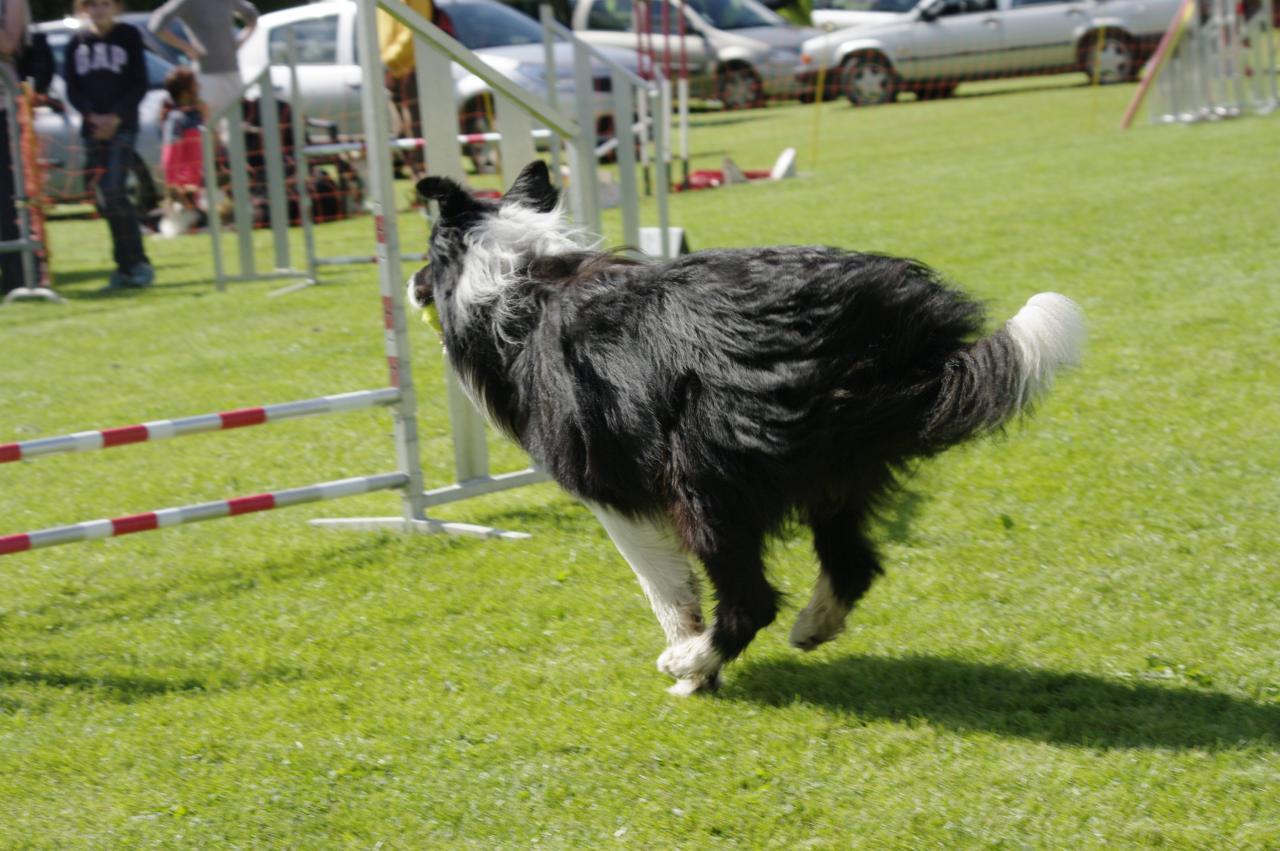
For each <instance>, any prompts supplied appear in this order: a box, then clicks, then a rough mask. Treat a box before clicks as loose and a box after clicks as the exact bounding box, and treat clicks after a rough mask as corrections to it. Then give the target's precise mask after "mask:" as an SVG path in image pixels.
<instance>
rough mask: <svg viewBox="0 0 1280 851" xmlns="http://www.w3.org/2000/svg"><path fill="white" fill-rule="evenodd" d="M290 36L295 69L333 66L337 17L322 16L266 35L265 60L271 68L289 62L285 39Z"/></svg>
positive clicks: (287, 25) (335, 55) (274, 29)
mask: <svg viewBox="0 0 1280 851" xmlns="http://www.w3.org/2000/svg"><path fill="white" fill-rule="evenodd" d="M290 33H292V34H293V38H294V45H295V47H294V49H295V50H296V51H297V52H298V64H299V65H334V64H336V63H337V61H338V16H337V15H325V16H324V17H323V18H310V19H308V20H303V21H294V22H293V23H290V24H280V25H279V26H277V27H273V28H272V30H271V32H269V33H268V34H267V57H268V61H269V62H270V63H271V64H272V65H284V64H287V63H288V61H289V35H290Z"/></svg>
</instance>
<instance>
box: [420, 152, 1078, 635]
mask: <svg viewBox="0 0 1280 851" xmlns="http://www.w3.org/2000/svg"><path fill="white" fill-rule="evenodd" d="M419 189H420V191H421V192H422V194H423V195H424V196H425V197H428V198H432V199H435V200H438V201H439V202H440V216H439V219H438V221H437V223H436V225H435V228H434V232H433V236H432V240H431V245H430V262H429V265H428V266H426V267H425V268H424V269H422V270H421V271H419V272H418V273H417V274H416V275H415V276H414V278H413V279H412V280H411V289H412V297H413V300H414V301H415V302H417V303H418V304H419V305H427V304H430V303H431V302H434V303H435V305H436V306H437V308H438V310H439V312H440V319H441V324H442V326H443V339H444V343H445V347H446V349H447V351H448V354H449V357H450V360H451V361H452V363H453V364H454V366H455V367H456V368H457V369H458V371H459V373H460V375H461V376H462V378H463V380H464V383H465V384H466V385H467V386H468V387H470V388H471V389H472V392H473V394H474V396H475V397H476V398H477V399H478V400H480V401H481V402H482V404H483V406H484V407H485V408H486V409H487V411H488V414H489V416H490V417H491V419H492V421H493V422H494V423H496V424H497V425H498V426H499V427H501V428H502V429H503V430H505V431H506V432H507V433H508V434H509V435H510V436H511V437H512V438H514V439H515V440H516V441H518V442H519V443H520V444H521V446H523V447H524V448H525V449H526V450H527V451H528V452H529V454H530V455H531V456H532V458H533V459H534V461H535V462H536V463H537V465H538V466H540V467H541V468H542V469H544V470H546V471H547V472H548V473H549V474H550V475H551V476H552V478H554V479H555V480H556V481H557V482H559V483H560V484H561V485H562V486H563V487H564V488H566V489H567V490H568V491H570V492H571V493H573V494H575V495H577V496H579V497H581V498H583V499H585V500H589V501H591V502H594V503H598V504H601V505H603V506H606V507H608V508H610V509H612V510H613V511H616V512H619V513H621V514H624V515H627V516H630V517H642V518H650V519H654V520H657V521H660V522H666V521H670V523H672V524H673V525H674V529H675V531H676V535H677V537H678V540H679V541H680V543H681V544H682V545H683V547H684V548H686V549H687V551H688V552H690V553H692V554H694V555H696V556H697V557H698V558H699V559H700V560H701V561H702V563H703V565H704V566H705V568H706V571H707V573H708V575H709V578H710V580H711V582H712V584H713V585H714V587H715V591H716V596H717V607H716V611H715V621H714V626H713V631H712V637H711V641H712V644H713V645H714V647H715V648H716V650H717V651H718V652H719V653H720V654H721V656H722V657H723V659H724V660H728V659H731V658H733V657H734V656H736V655H737V654H739V653H740V652H741V651H742V650H743V649H744V648H745V647H746V646H747V644H748V643H749V642H750V641H751V639H752V637H753V636H754V635H755V633H756V632H757V631H758V630H759V629H760V628H761V627H763V626H765V625H767V624H768V623H769V622H770V621H772V620H773V618H774V616H775V614H776V610H777V603H778V601H777V594H776V593H775V591H774V589H773V588H772V587H771V586H770V585H769V583H768V582H767V581H766V579H765V575H764V565H763V562H762V560H761V554H762V549H763V545H764V540H765V537H766V536H767V535H768V534H769V533H771V532H774V531H776V530H777V529H778V528H779V526H780V525H781V524H782V523H783V522H784V521H785V520H787V519H788V518H790V517H798V518H799V519H801V520H802V521H804V522H806V523H807V524H808V525H810V526H811V527H812V530H813V534H814V545H815V549H816V550H817V553H818V556H819V559H820V561H821V566H822V569H823V571H824V572H825V573H826V575H827V577H828V578H829V579H830V581H831V585H832V589H833V591H834V593H835V596H836V598H837V599H838V600H839V601H840V603H841V604H842V605H844V606H845V607H846V608H848V607H851V606H852V604H853V603H854V602H855V601H856V600H857V599H858V598H859V597H860V596H861V595H862V594H863V593H864V592H865V591H866V590H867V588H868V586H869V585H870V584H871V582H872V580H873V579H874V577H875V576H876V575H877V574H879V573H880V570H881V569H880V566H879V563H878V560H877V558H876V554H875V550H874V547H873V545H872V543H871V542H870V541H869V540H868V538H867V535H866V523H867V520H868V516H869V514H870V512H871V511H872V510H873V509H874V507H875V506H876V505H877V503H878V502H879V501H880V500H882V498H883V497H884V496H885V495H886V494H887V493H888V492H889V491H890V489H891V487H892V486H893V485H894V483H895V480H896V478H897V476H898V474H899V473H900V472H902V471H903V470H904V469H905V468H906V467H907V466H908V465H909V464H910V463H911V462H912V461H914V460H915V459H919V458H924V457H927V456H930V455H933V454H935V453H938V452H940V451H941V450H943V449H946V448H947V447H949V446H952V445H954V444H956V443H958V442H960V441H962V440H965V439H966V438H969V437H972V436H974V435H978V434H981V433H984V432H987V431H990V430H992V429H995V428H998V427H999V426H1000V425H1001V424H1002V423H1004V422H1005V421H1007V420H1008V419H1009V418H1010V417H1011V416H1012V415H1014V414H1015V413H1017V412H1018V411H1019V410H1020V409H1021V408H1022V407H1024V405H1025V404H1026V403H1027V402H1028V401H1029V399H1028V398H1027V396H1028V394H1027V393H1026V392H1024V391H1025V388H1024V384H1026V380H1027V369H1026V367H1025V365H1024V364H1022V362H1021V360H1020V358H1021V355H1020V353H1019V346H1018V344H1017V342H1016V341H1015V339H1014V337H1013V335H1011V334H1010V332H1009V330H1008V329H1007V328H1006V329H1002V330H1001V331H998V332H996V333H995V334H993V335H991V336H988V337H985V338H981V339H979V333H980V331H981V329H982V324H983V312H982V310H981V308H980V307H979V306H978V305H977V304H975V303H974V302H973V301H971V300H969V299H967V298H966V297H964V296H963V295H962V294H960V293H959V292H957V291H956V290H954V289H952V288H951V287H949V286H948V285H946V284H945V283H944V282H943V281H942V280H940V278H939V276H938V275H937V274H936V273H935V272H933V271H932V270H930V269H929V268H927V267H926V266H924V265H923V264H921V263H918V262H915V261H912V260H903V259H897V258H893V257H885V256H881V255H876V254H859V253H850V252H846V251H840V250H837V249H833V248H806V247H787V248H757V249H745V250H716V251H701V252H697V253H695V254H691V255H688V256H685V257H681V258H679V259H676V260H672V261H669V262H636V261H633V260H630V259H625V258H622V257H620V256H617V255H614V254H609V253H601V252H595V251H588V250H574V251H564V252H560V253H556V254H552V255H550V256H546V255H537V254H526V255H522V256H521V257H520V258H519V260H518V261H517V262H516V263H515V264H514V268H511V269H509V270H508V272H509V275H508V277H507V279H506V283H505V285H504V286H502V287H501V289H500V291H499V292H497V293H496V295H495V296H494V297H491V298H487V299H484V300H481V301H479V302H477V303H472V304H469V305H459V304H458V300H457V296H458V294H459V291H460V289H461V276H462V274H463V270H464V267H465V264H466V262H467V258H468V252H469V251H471V250H472V248H471V247H470V241H471V240H470V236H469V235H470V234H471V233H472V232H473V231H474V230H475V229H477V228H480V227H483V226H484V224H485V222H486V219H487V217H489V216H493V215H495V214H496V213H497V212H498V211H499V209H500V208H501V207H502V206H503V205H522V206H524V207H526V208H532V209H533V210H536V211H538V212H540V213H551V212H552V211H553V210H554V209H555V207H556V203H557V195H556V192H555V190H554V189H553V188H552V186H551V184H550V182H549V180H548V177H547V172H546V168H545V166H543V165H542V164H541V163H540V162H535V163H534V164H532V165H531V166H529V167H528V168H526V169H525V171H524V172H523V173H522V175H521V177H520V179H519V180H518V181H517V182H516V184H515V185H514V186H513V187H512V189H511V190H510V191H509V192H508V193H507V195H506V196H505V197H504V198H503V199H502V200H501V201H499V202H490V201H483V200H478V199H474V198H472V197H471V196H470V194H468V193H467V192H466V191H465V190H463V189H462V188H461V187H459V186H458V185H457V184H455V183H453V182H452V181H449V180H447V179H442V178H427V179H425V180H424V181H422V183H421V184H419ZM1059 298H1060V297H1059ZM1063 301H1065V299H1064V300H1063Z"/></svg>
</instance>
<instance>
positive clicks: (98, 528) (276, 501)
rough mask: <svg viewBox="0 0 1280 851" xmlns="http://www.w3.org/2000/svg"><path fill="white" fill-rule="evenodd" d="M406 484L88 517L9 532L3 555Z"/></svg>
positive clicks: (349, 486) (386, 477) (363, 480)
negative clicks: (64, 523) (28, 530)
mask: <svg viewBox="0 0 1280 851" xmlns="http://www.w3.org/2000/svg"><path fill="white" fill-rule="evenodd" d="M408 483H409V476H408V475H406V474H405V473H383V474H381V475H377V476H357V477H355V478H350V479H339V480H337V481H333V482H324V483H321V484H318V485H310V486H308V487H304V488H293V489H292V490H283V491H277V492H275V493H260V494H254V495H253V496H242V497H237V498H235V499H226V500H219V501H217V502H204V503H200V504H199V505H187V506H183V507H180V508H164V509H160V510H159V511H148V512H146V513H145V514H131V515H128V516H126V517H115V518H112V519H109V520H90V521H88V522H85V523H75V524H72V525H70V526H57V527H54V528H52V529H42V530H40V531H38V532H23V533H21V534H18V535H6V536H4V537H0V556H4V555H10V554H11V553H21V552H26V551H27V550H35V549H40V548H41V547H54V546H57V545H59V544H74V543H78V542H80V541H92V540H96V539H98V538H114V537H118V536H120V535H131V534H133V533H134V532H148V531H151V530H153V529H166V528H168V527H170V526H181V525H182V524H184V523H198V522H200V521H202V520H216V519H218V518H220V517H235V516H237V515H240V514H252V513H253V512H255V511H270V510H271V509H273V508H285V507H287V506H290V505H301V504H303V503H306V502H320V501H321V500H328V499H340V498H342V497H346V496H356V495H358V494H363V493H372V492H373V491H381V490H393V489H396V488H403V487H405V485H407V484H408ZM445 525H455V524H441V526H442V528H443V526H445Z"/></svg>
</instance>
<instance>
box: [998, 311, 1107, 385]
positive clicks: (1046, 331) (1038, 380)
mask: <svg viewBox="0 0 1280 851" xmlns="http://www.w3.org/2000/svg"><path fill="white" fill-rule="evenodd" d="M1008 329H1009V334H1010V336H1012V337H1013V339H1014V341H1015V342H1016V343H1017V345H1018V352H1019V355H1020V358H1019V362H1020V366H1021V371H1022V389H1021V393H1020V395H1019V400H1018V401H1019V403H1020V404H1026V403H1028V402H1031V401H1033V400H1034V399H1035V398H1036V397H1037V396H1040V395H1041V394H1042V393H1044V392H1045V391H1047V390H1048V389H1049V387H1050V386H1052V384H1053V376H1054V374H1055V373H1056V372H1057V371H1058V370H1059V369H1062V368H1063V367H1070V366H1076V365H1077V364H1079V363H1080V356H1081V354H1082V353H1083V351H1084V344H1085V339H1086V337H1087V336H1088V334H1087V332H1086V329H1085V321H1084V311H1082V310H1081V309H1080V306H1079V305H1077V304H1076V303H1075V302H1074V301H1072V300H1071V299H1069V298H1067V297H1066V296H1064V295H1058V294H1057V293H1038V294H1037V295H1034V296H1032V297H1031V298H1030V299H1028V300H1027V303H1026V305H1024V306H1023V308H1022V309H1021V310H1019V311H1018V313H1017V315H1016V316H1014V317H1013V318H1012V319H1010V320H1009V324H1008Z"/></svg>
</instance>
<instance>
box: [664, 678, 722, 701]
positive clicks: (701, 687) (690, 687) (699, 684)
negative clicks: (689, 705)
mask: <svg viewBox="0 0 1280 851" xmlns="http://www.w3.org/2000/svg"><path fill="white" fill-rule="evenodd" d="M718 688H720V675H719V674H716V675H715V676H714V677H712V678H711V679H709V680H696V679H687V680H677V681H676V683H675V685H673V686H670V687H668V688H667V694H674V695H675V696H676V697H688V696H689V695H691V694H700V693H706V692H712V691H715V690H716V689H718Z"/></svg>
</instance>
